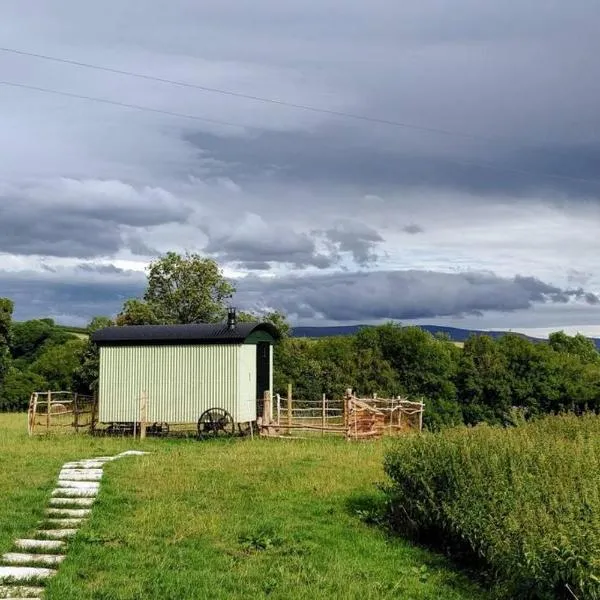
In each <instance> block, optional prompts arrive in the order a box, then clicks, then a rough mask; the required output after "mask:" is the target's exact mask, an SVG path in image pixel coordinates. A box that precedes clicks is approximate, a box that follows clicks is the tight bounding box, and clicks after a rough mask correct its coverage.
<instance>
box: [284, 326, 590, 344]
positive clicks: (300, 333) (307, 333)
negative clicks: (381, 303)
mask: <svg viewBox="0 0 600 600" xmlns="http://www.w3.org/2000/svg"><path fill="white" fill-rule="evenodd" d="M364 327H370V326H369V325H339V326H331V327H294V330H293V334H292V335H293V336H294V337H311V338H320V337H331V336H338V335H352V334H354V333H356V332H357V331H358V330H359V329H362V328H364ZM418 327H420V328H421V329H424V330H425V331H428V332H429V333H431V334H433V335H435V334H436V333H445V334H446V335H448V336H449V337H450V339H451V340H452V341H453V342H464V341H466V340H467V339H468V338H469V336H471V335H489V336H490V337H493V338H499V337H502V336H503V335H506V334H507V333H509V332H507V331H483V330H479V329H460V328H459V327H445V326H443V325H418ZM512 333H514V334H515V335H519V336H521V337H524V338H525V339H528V340H530V341H532V342H543V341H544V340H543V339H541V338H535V337H531V336H528V335H525V334H523V333H518V332H512ZM592 339H593V341H594V343H595V344H596V348H598V349H599V350H600V339H595V338H592Z"/></svg>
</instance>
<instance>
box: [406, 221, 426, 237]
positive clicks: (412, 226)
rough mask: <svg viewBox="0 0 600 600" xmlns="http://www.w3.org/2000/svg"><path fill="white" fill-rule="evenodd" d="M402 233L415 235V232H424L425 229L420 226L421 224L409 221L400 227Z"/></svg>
mask: <svg viewBox="0 0 600 600" xmlns="http://www.w3.org/2000/svg"><path fill="white" fill-rule="evenodd" d="M402 231H404V233H408V234H410V235H416V234H417V233H424V232H425V229H424V228H423V227H421V225H417V224H416V223H411V224H410V225H405V226H404V227H403V228H402Z"/></svg>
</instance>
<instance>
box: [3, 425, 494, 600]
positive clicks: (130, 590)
mask: <svg viewBox="0 0 600 600" xmlns="http://www.w3.org/2000/svg"><path fill="white" fill-rule="evenodd" d="M129 448H142V449H145V450H149V451H151V452H152V454H151V455H149V456H144V457H136V458H125V459H122V460H120V461H116V462H114V463H109V464H108V465H107V466H106V467H105V473H106V474H105V478H104V481H103V483H102V488H101V492H100V496H99V498H98V501H97V503H96V505H95V507H94V509H93V512H92V517H91V519H90V521H89V522H88V523H87V524H86V525H85V526H84V527H83V528H82V529H81V530H80V532H79V534H78V536H77V538H76V539H75V540H74V541H73V542H72V543H71V546H70V549H69V553H68V556H67V559H66V560H65V562H64V563H63V564H62V565H61V567H60V570H59V573H58V575H57V577H56V578H54V579H53V580H52V581H51V582H50V584H49V586H48V589H47V593H46V598H47V599H49V600H57V599H60V600H70V599H73V600H75V599H77V600H86V599H90V600H91V599H93V600H109V599H110V600H125V599H131V600H133V599H138V598H160V599H161V600H167V599H173V600H175V599H177V600H180V599H186V600H188V599H194V598H198V599H206V598H211V599H221V598H222V599H236V598H244V599H247V598H267V597H268V598H279V599H286V600H289V599H310V600H316V599H320V598H323V599H325V598H327V599H331V598H336V599H352V598H360V599H361V600H368V599H379V598H402V599H407V600H410V599H431V600H434V599H435V600H439V599H441V598H444V599H447V600H459V599H464V600H466V599H481V598H485V597H486V595H485V593H484V592H483V591H482V590H481V589H478V588H477V587H476V586H475V585H474V584H473V583H471V582H470V581H468V580H467V579H466V578H465V576H464V575H462V574H461V573H459V572H457V571H456V570H455V569H454V568H452V567H451V566H450V565H449V564H448V563H447V562H446V561H445V559H443V558H441V557H440V556H439V555H436V554H433V553H430V552H428V551H426V550H423V549H420V548H417V547H415V546H413V545H411V544H409V543H408V542H405V541H403V540H401V539H389V538H388V537H387V536H386V535H385V533H384V532H383V531H382V530H380V529H378V528H377V527H376V526H374V525H369V524H367V523H365V522H364V520H361V518H360V515H361V514H363V513H364V512H365V510H366V512H369V510H370V507H371V505H372V504H373V502H377V501H380V500H381V498H379V497H378V496H377V491H376V488H375V483H377V482H379V481H380V480H381V479H382V478H383V470H382V458H383V452H384V448H385V447H384V445H382V444H380V443H375V444H371V443H369V444H349V443H346V442H344V441H342V440H307V441H300V440H295V441H291V440H253V441H252V440H227V441H225V442H218V441H217V442H197V441H195V440H147V441H146V442H145V443H143V444H141V443H140V442H134V441H133V440H131V439H128V440H127V439H126V440H120V439H106V438H102V439H101V438H90V437H87V436H80V437H75V436H72V437H67V436H63V437H60V438H51V439H42V438H34V439H29V438H28V437H27V435H26V428H25V418H24V417H23V416H22V415H0V465H1V467H0V506H1V507H2V509H1V510H0V551H6V550H8V549H9V548H10V542H11V540H12V539H14V538H15V537H18V536H24V535H26V534H28V533H30V532H31V531H32V530H33V528H34V527H35V525H36V522H37V521H38V520H40V519H41V518H42V514H43V509H44V506H45V504H46V502H47V500H48V498H49V495H50V490H51V489H52V487H53V483H54V480H55V478H56V475H57V473H58V470H59V468H60V466H61V464H62V463H63V462H65V461H67V460H72V459H77V458H84V457H90V456H94V455H99V454H113V453H116V452H119V451H122V450H124V449H129Z"/></svg>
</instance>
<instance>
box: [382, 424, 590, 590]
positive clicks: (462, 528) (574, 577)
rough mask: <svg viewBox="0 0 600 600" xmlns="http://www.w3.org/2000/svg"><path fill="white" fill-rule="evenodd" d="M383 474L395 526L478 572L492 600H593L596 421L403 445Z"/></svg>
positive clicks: (481, 431) (470, 432)
mask: <svg viewBox="0 0 600 600" xmlns="http://www.w3.org/2000/svg"><path fill="white" fill-rule="evenodd" d="M384 466H385V471H386V473H387V474H388V475H389V477H390V478H391V484H390V485H389V486H388V487H387V493H388V499H389V505H390V510H391V518H392V521H393V525H394V527H396V528H397V529H399V530H400V531H402V532H403V533H405V534H407V533H410V534H411V535H413V536H416V537H417V538H418V539H420V540H422V541H425V542H427V543H432V542H433V543H435V544H436V545H438V546H439V547H445V548H446V549H449V550H450V552H453V553H455V554H460V557H461V559H463V560H464V559H465V558H467V559H468V560H470V562H471V565H472V566H477V567H482V568H483V569H484V570H485V572H486V574H487V576H488V577H490V578H491V580H492V582H493V585H494V587H495V589H496V592H497V594H498V596H501V597H506V598H524V599H525V598H527V599H551V598H579V599H583V598H586V599H591V600H596V599H599V598H600V417H597V416H594V415H589V416H584V417H575V416H560V417H546V418H544V419H541V420H539V421H535V422H532V423H527V424H525V425H521V426H519V427H514V428H510V429H503V428H500V427H491V426H488V425H479V426H477V427H473V428H456V429H449V430H445V431H442V432H440V433H433V434H423V435H420V436H419V435H416V436H413V437H407V438H403V439H400V440H398V441H397V443H396V444H395V445H394V447H393V449H391V450H390V451H389V452H388V453H387V455H386V457H385V465H384Z"/></svg>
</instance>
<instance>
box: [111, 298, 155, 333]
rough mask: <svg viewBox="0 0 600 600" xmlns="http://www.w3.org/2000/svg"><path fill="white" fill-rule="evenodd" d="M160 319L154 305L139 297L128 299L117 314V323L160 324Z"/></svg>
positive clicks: (121, 324) (120, 324)
mask: <svg viewBox="0 0 600 600" xmlns="http://www.w3.org/2000/svg"><path fill="white" fill-rule="evenodd" d="M158 324H159V320H158V317H157V316H156V314H155V313H154V309H153V307H152V306H151V305H150V304H148V303H147V302H144V301H143V300H138V299H137V298H132V299H130V300H127V301H126V302H125V304H124V305H123V310H122V311H121V312H120V313H119V314H118V315H117V325H119V326H124V325H158Z"/></svg>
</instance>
